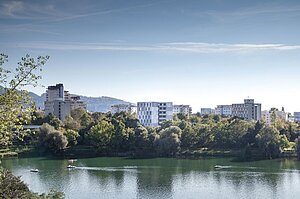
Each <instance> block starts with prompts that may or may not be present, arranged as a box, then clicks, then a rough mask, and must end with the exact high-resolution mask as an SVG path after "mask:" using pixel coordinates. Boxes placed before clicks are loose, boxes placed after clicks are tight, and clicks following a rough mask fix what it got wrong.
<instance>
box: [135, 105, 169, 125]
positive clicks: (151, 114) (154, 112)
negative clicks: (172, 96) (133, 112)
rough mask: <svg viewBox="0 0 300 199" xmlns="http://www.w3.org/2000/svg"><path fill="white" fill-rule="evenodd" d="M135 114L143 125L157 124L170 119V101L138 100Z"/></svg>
mask: <svg viewBox="0 0 300 199" xmlns="http://www.w3.org/2000/svg"><path fill="white" fill-rule="evenodd" d="M137 116H138V119H139V121H140V122H141V124H143V125H144V126H153V127H155V126H159V125H160V124H161V123H162V122H164V121H167V120H172V118H173V103H172V102H138V103H137Z"/></svg>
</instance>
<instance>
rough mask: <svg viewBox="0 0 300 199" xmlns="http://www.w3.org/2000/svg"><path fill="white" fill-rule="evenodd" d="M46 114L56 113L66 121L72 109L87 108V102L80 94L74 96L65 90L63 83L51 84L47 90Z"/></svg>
mask: <svg viewBox="0 0 300 199" xmlns="http://www.w3.org/2000/svg"><path fill="white" fill-rule="evenodd" d="M44 103H45V115H49V114H50V113H52V114H54V115H55V116H56V117H58V118H59V119H60V120H61V121H64V119H65V117H66V116H67V115H70V114H71V111H72V110H74V109H77V108H82V109H84V110H86V104H85V103H84V102H83V101H81V100H80V97H79V96H73V95H71V94H69V92H68V91H65V90H64V86H63V84H56V85H55V86H49V87H48V89H47V91H46V101H45V102H44Z"/></svg>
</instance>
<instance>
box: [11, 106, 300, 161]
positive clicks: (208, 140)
mask: <svg viewBox="0 0 300 199" xmlns="http://www.w3.org/2000/svg"><path fill="white" fill-rule="evenodd" d="M31 124H34V125H41V128H40V129H37V130H33V131H32V130H31V131H27V134H24V136H23V140H22V141H20V140H15V141H14V143H18V144H19V145H22V144H23V145H30V146H36V148H37V149H38V150H39V152H40V153H43V154H44V153H46V154H47V153H51V154H53V155H55V156H72V157H78V156H79V157H80V156H99V155H102V156H134V157H147V156H148V157H149V156H150V157H157V156H163V157H200V156H235V157H239V158H240V159H241V160H254V159H272V158H278V157H283V156H284V157H286V156H294V155H295V154H296V152H298V151H299V150H297V149H298V148H299V144H297V143H298V136H299V135H300V132H299V129H300V128H299V125H298V124H297V123H291V122H287V121H283V120H280V119H279V118H274V119H273V121H272V123H271V124H266V123H265V122H263V121H247V120H244V119H241V118H237V117H230V118H229V117H221V116H218V115H204V116H201V115H197V114H195V115H192V116H190V117H187V116H185V115H183V114H177V115H175V116H174V118H173V120H172V121H166V122H164V123H162V125H161V126H159V127H156V128H153V127H144V126H142V125H141V124H140V122H139V121H138V120H137V119H136V117H135V115H131V114H128V113H117V114H115V115H112V114H111V113H88V112H86V111H84V110H82V109H75V110H73V111H72V112H71V115H70V116H67V117H66V119H65V121H64V122H61V121H59V120H58V118H56V117H55V116H54V115H48V116H46V117H44V116H43V115H42V113H39V112H35V113H34V114H33V115H32V120H31Z"/></svg>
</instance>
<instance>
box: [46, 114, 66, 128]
mask: <svg viewBox="0 0 300 199" xmlns="http://www.w3.org/2000/svg"><path fill="white" fill-rule="evenodd" d="M45 123H48V124H50V125H51V126H53V127H54V128H55V129H59V127H61V126H62V122H61V121H60V120H59V119H58V117H56V116H55V115H54V114H53V113H50V114H49V115H47V116H46V117H45Z"/></svg>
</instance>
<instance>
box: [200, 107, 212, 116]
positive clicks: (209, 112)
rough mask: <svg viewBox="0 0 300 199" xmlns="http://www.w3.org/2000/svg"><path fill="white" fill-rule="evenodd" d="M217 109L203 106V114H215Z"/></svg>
mask: <svg viewBox="0 0 300 199" xmlns="http://www.w3.org/2000/svg"><path fill="white" fill-rule="evenodd" d="M214 114H215V109H212V108H201V115H214Z"/></svg>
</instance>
